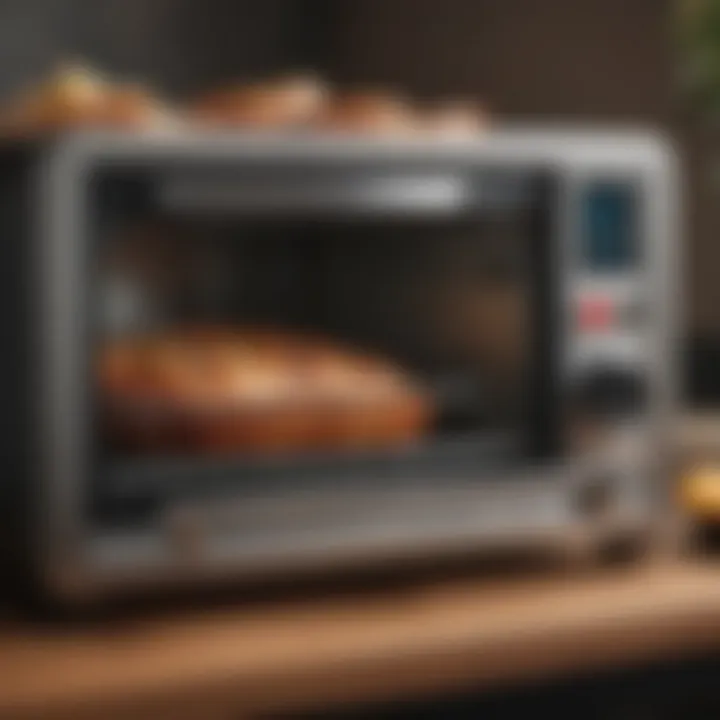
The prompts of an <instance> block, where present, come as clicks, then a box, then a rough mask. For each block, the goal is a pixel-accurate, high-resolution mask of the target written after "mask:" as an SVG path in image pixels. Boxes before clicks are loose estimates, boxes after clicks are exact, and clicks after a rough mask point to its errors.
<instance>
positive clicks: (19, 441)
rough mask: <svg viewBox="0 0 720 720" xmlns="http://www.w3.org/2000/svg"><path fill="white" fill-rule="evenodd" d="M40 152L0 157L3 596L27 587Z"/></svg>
mask: <svg viewBox="0 0 720 720" xmlns="http://www.w3.org/2000/svg"><path fill="white" fill-rule="evenodd" d="M39 152H40V149H39V148H37V147H30V146H24V147H13V148H4V149H3V150H2V151H0V228H2V242H0V397H2V411H1V412H0V567H1V571H2V575H3V580H2V587H3V589H4V594H6V595H8V594H9V595H11V596H17V595H18V594H19V593H23V594H24V591H25V590H26V589H27V588H28V586H29V582H28V581H29V580H30V579H31V569H32V567H33V557H34V538H35V537H36V535H37V533H36V532H35V528H36V526H37V523H38V522H40V521H41V520H40V518H38V516H37V514H36V512H35V508H37V505H38V503H37V502H36V500H37V497H38V494H39V493H38V491H39V484H38V468H37V458H38V457H39V454H40V448H39V447H38V446H37V444H36V442H35V433H34V430H35V428H36V427H37V423H36V418H35V415H34V411H33V406H34V405H33V401H32V398H33V396H34V387H35V384H36V383H35V382H34V380H33V378H34V377H35V376H36V372H35V371H36V366H37V362H38V353H37V348H36V347H35V345H36V343H35V342H34V339H33V338H34V331H33V328H34V327H35V326H36V324H37V322H36V321H37V318H36V316H35V310H36V308H35V300H34V298H36V297H37V291H38V288H37V287H36V278H35V274H34V272H33V270H32V268H33V267H34V257H35V252H36V249H37V243H36V237H35V229H34V227H35V224H34V220H35V218H37V217H38V216H40V215H41V214H42V213H43V209H42V208H41V207H39V206H38V204H37V196H36V193H35V188H36V183H35V181H36V167H37V159H38V156H39Z"/></svg>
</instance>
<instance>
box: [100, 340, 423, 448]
mask: <svg viewBox="0 0 720 720" xmlns="http://www.w3.org/2000/svg"><path fill="white" fill-rule="evenodd" d="M99 383H100V390H101V394H102V398H103V406H104V417H105V419H106V422H107V428H108V432H109V437H110V439H111V441H114V442H115V443H116V444H118V445H119V446H120V447H121V448H125V449H128V450H131V451H151V452H152V451H160V452H163V451H164V452H176V451H189V452H196V453H203V452H237V451H245V452H251V453H252V452H268V451H299V450H308V449H313V448H314V449H343V448H352V447H354V448H367V447H383V446H392V445H395V444H398V443H403V442H408V441H412V440H414V439H416V438H418V437H420V436H421V435H422V434H423V432H424V431H425V429H426V428H427V427H428V424H429V423H430V421H431V419H432V406H431V403H430V401H429V399H428V397H427V395H426V393H425V392H424V390H423V389H421V388H420V386H419V385H418V384H417V383H416V382H415V380H414V379H412V378H410V377H409V376H408V375H407V374H406V373H405V372H404V371H403V370H401V369H400V368H399V367H396V366H395V365H394V364H393V363H391V362H388V361H386V360H384V359H382V358H379V357H376V356H373V355H370V354H367V353H363V352H357V351H354V350H351V349H348V348H345V347H342V346H340V345H336V344H335V343H333V342H331V341H329V340H327V339H324V338H319V337H311V336H307V335H303V334H299V333H293V332H285V331H278V330H272V329H242V330H240V329H238V330H226V329H222V328H220V329H212V328H205V329H202V328H201V329H195V330H185V331H177V332H175V333H169V334H161V335H156V336H150V337H139V338H136V339H125V340H119V341H116V342H114V343H111V344H109V345H107V346H106V347H105V349H104V351H103V352H102V354H101V357H100V364H99Z"/></svg>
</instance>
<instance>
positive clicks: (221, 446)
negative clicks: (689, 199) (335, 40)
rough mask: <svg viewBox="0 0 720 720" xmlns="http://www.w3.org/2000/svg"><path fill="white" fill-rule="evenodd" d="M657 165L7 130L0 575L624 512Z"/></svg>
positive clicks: (65, 593)
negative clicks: (10, 136) (10, 138)
mask: <svg viewBox="0 0 720 720" xmlns="http://www.w3.org/2000/svg"><path fill="white" fill-rule="evenodd" d="M674 167H675V161H674V157H673V154H672V152H671V150H670V149H669V147H668V146H667V144H666V143H665V142H664V141H663V140H661V139H659V138H657V137H656V136H654V135H653V134H651V133H642V132H631V131H627V132H620V131H617V132H614V131H607V132H599V131H584V132H579V131H572V132H568V131H550V130H548V131H540V130H522V129H517V130H507V131H502V132H494V133H491V134H489V135H488V136H487V137H485V138H482V139H480V140H477V141H472V142H460V141H458V142H451V141H448V142H435V143H427V142H423V141H421V140H400V141H394V140H383V139H359V138H355V139H348V138H342V137H335V138H332V137H315V136H297V137H277V136H270V135H263V136H249V135H243V134H238V133H236V134H227V135H219V134H208V135H203V134H201V133H192V134H183V133H175V134H173V133H165V134H160V133H158V134H153V133H137V134H117V133H115V134H103V133H80V134H74V135H67V136H62V137H57V138H55V139H52V140H49V139H48V140H46V141H43V142H41V141H35V142H30V141H28V142H25V143H18V144H15V145H12V144H8V145H7V146H5V147H4V148H3V149H2V152H1V153H0V218H1V219H2V228H3V233H4V237H3V242H2V244H1V245H0V248H1V252H2V254H3V259H2V263H0V268H1V270H0V272H1V273H2V274H3V278H2V283H0V288H1V289H2V293H3V302H2V306H1V307H2V313H3V321H2V324H1V328H2V330H1V332H2V343H1V345H0V347H1V348H2V352H1V353H0V357H2V372H1V373H0V383H2V391H3V392H2V397H3V401H4V402H3V413H2V418H3V427H2V430H3V431H2V433H1V434H0V446H1V447H2V462H3V469H2V503H1V505H2V509H3V515H4V517H3V520H2V522H1V523H0V530H1V532H2V549H3V557H4V558H5V559H6V560H7V568H8V572H9V573H16V576H17V577H19V578H24V579H25V581H27V580H29V581H30V584H31V585H32V586H33V587H36V588H38V589H39V590H40V591H41V592H42V593H44V594H47V595H50V596H54V597H58V598H63V599H67V600H79V599H83V598H85V599H87V598H96V597H101V596H104V595H114V594H117V593H123V592H126V591H133V590H135V589H140V588H142V587H149V586H152V585H160V584H162V585H167V584H173V583H178V584H183V583H197V582H201V583H206V582H216V581H221V580H227V579H230V578H239V577H248V576H255V575H258V574H265V573H283V572H289V571H293V572H297V571H301V570H304V569H307V568H316V569H317V568H330V567H332V566H335V567H337V566H345V567H351V566H353V564H355V563H358V562H368V561H373V562H374V561H376V560H380V559H383V560H387V559H393V558H398V559H400V558H403V557H408V556H411V555H418V554H423V553H441V554H442V553H445V552H454V551H456V550H458V549H461V550H473V549H478V550H486V549H489V548H495V547H505V546H514V545H523V544H525V545H537V546H543V547H548V548H557V549H559V550H562V549H563V548H567V547H568V546H569V545H573V546H574V547H581V546H583V544H584V545H586V546H590V545H592V544H595V543H604V542H610V541H613V540H619V539H622V538H626V539H629V538H642V537H643V536H644V534H645V533H647V532H648V530H649V528H650V527H651V524H652V521H653V517H654V513H655V511H656V508H657V499H658V492H659V490H658V488H659V487H660V484H659V478H660V477H661V475H662V470H663V458H664V456H665V453H666V451H667V448H668V443H669V434H668V431H669V427H670V422H671V420H672V413H673V405H674V398H675V387H674V384H675V383H674V362H675V361H674V354H675V351H674V339H675V318H676V313H677V310H676V304H677V296H678V289H677V270H676V257H675V251H676V240H677V238H676V223H677V207H676V205H677V199H676V178H675V172H676V171H675V169H674Z"/></svg>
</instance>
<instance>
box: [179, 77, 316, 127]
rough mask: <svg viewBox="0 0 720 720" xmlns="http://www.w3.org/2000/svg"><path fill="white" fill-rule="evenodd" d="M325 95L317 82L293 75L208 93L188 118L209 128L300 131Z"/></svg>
mask: <svg viewBox="0 0 720 720" xmlns="http://www.w3.org/2000/svg"><path fill="white" fill-rule="evenodd" d="M327 94H328V93H327V89H326V88H325V86H324V85H323V83H322V82H321V81H320V80H318V79H316V78H314V77H311V76H303V75H297V76H291V77H287V78H282V79H280V80H276V81H274V82H267V83H258V84H253V85H246V86H242V85H241V86H237V87H229V88H224V89H220V90H215V91H212V92H210V93H208V94H206V95H204V96H203V97H201V98H200V99H199V100H198V101H197V102H196V103H195V105H194V107H193V108H192V109H191V114H192V116H193V117H194V118H195V120H197V121H199V122H200V123H202V124H207V125H212V126H225V127H240V128H248V129H277V128H287V127H302V126H305V125H307V124H309V123H311V122H312V121H313V119H314V118H315V117H316V116H317V115H318V114H319V113H320V112H321V111H322V109H323V107H324V105H325V103H326V101H327Z"/></svg>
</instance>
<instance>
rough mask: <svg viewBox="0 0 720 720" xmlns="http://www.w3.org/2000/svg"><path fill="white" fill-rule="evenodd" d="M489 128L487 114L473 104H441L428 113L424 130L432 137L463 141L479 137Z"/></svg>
mask: <svg viewBox="0 0 720 720" xmlns="http://www.w3.org/2000/svg"><path fill="white" fill-rule="evenodd" d="M487 126H488V117H487V114H486V113H485V112H484V111H483V110H482V109H481V108H480V107H479V106H477V105H476V104H474V103H472V102H452V103H447V104H441V105H439V106H438V107H436V108H433V109H431V110H430V111H428V112H427V113H426V115H425V117H424V122H423V129H424V131H425V132H426V133H428V134H429V135H431V136H432V137H437V138H447V139H456V138H457V139H463V138H471V137H474V136H477V135H479V134H481V133H482V132H484V131H485V130H486V129H487Z"/></svg>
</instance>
